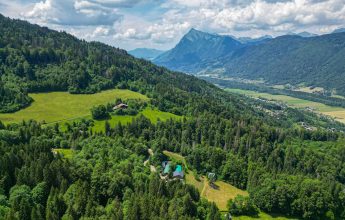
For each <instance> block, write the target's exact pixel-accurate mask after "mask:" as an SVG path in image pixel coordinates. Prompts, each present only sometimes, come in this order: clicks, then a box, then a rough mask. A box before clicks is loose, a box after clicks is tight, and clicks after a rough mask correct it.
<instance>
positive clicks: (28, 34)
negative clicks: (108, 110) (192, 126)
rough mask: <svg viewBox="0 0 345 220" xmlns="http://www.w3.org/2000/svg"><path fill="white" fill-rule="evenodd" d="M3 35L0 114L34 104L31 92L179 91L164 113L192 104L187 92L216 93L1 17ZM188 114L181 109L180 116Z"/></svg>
mask: <svg viewBox="0 0 345 220" xmlns="http://www.w3.org/2000/svg"><path fill="white" fill-rule="evenodd" d="M0 32H1V35H0V76H1V80H0V104H1V105H0V112H13V111H17V110H18V109H20V108H22V107H25V106H27V105H29V104H30V102H31V101H32V100H31V99H30V98H29V97H28V95H27V93H28V92H47V91H69V92H70V93H95V92H99V91H101V90H104V89H109V88H114V87H115V86H116V87H118V88H122V89H124V88H129V89H131V90H134V91H140V92H141V93H145V94H147V95H149V96H155V97H157V96H159V97H161V96H163V95H164V92H161V91H160V90H165V91H174V92H172V93H173V94H176V95H177V96H176V99H174V100H166V101H162V102H160V103H159V105H160V107H161V108H163V109H164V108H165V107H166V106H173V105H175V104H176V103H177V102H179V103H184V102H187V99H189V97H185V95H184V94H183V93H184V92H201V93H207V90H209V89H211V90H214V88H215V87H213V86H211V85H210V84H206V83H205V82H203V81H200V80H197V79H196V78H194V77H191V76H186V75H183V74H178V73H173V72H171V71H168V70H166V69H165V68H160V67H157V66H155V65H153V64H152V63H150V62H148V61H145V60H140V59H136V58H134V57H132V56H130V55H128V54H127V52H126V51H124V50H120V49H117V48H113V47H110V46H107V45H105V44H102V43H98V42H91V43H89V42H86V41H82V40H79V39H77V38H75V37H73V36H72V35H69V34H67V33H64V32H57V31H52V30H49V29H47V28H42V27H39V26H37V25H32V24H29V23H28V22H25V21H20V20H12V19H9V18H5V17H3V16H1V15H0ZM162 84H163V85H164V86H162ZM166 85H168V86H166ZM180 93H181V94H180ZM159 97H158V99H159ZM177 99H180V100H177ZM173 103H175V104H173ZM186 110H188V109H185V108H183V109H182V108H178V107H176V108H175V111H176V112H182V111H186Z"/></svg>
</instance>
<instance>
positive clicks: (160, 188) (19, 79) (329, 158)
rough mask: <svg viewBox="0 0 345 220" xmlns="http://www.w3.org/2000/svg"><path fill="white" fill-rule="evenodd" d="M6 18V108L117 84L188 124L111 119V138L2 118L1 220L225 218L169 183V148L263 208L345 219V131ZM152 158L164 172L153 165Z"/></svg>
mask: <svg viewBox="0 0 345 220" xmlns="http://www.w3.org/2000/svg"><path fill="white" fill-rule="evenodd" d="M1 22H2V23H1V26H0V28H1V30H2V32H3V34H1V35H0V36H1V38H0V39H1V41H0V42H1V48H0V51H1V54H2V55H1V63H0V64H1V84H0V85H1V88H2V89H1V90H0V91H1V93H0V95H1V96H0V98H1V99H0V100H1V103H2V105H1V107H2V111H14V110H17V109H18V108H21V107H23V106H25V105H28V104H29V103H30V102H31V100H30V99H29V98H28V96H27V92H32V91H42V92H43V91H56V90H66V91H67V90H68V91H70V92H72V93H92V92H98V91H100V90H102V89H107V88H113V87H118V88H128V89H130V90H134V91H138V92H140V93H142V94H146V95H147V96H148V97H149V98H150V101H149V103H148V105H151V106H154V107H156V108H158V109H160V110H162V111H167V112H172V113H174V114H177V115H181V116H182V117H181V119H175V120H173V119H170V120H166V121H159V120H158V121H156V122H152V121H150V120H149V119H148V118H145V117H144V116H142V115H138V116H137V117H135V118H133V120H132V122H131V123H128V124H125V125H124V124H121V123H119V124H117V125H115V126H110V124H109V123H107V122H105V126H104V132H101V131H97V132H96V131H93V128H92V123H93V121H92V120H80V121H78V122H76V121H74V122H73V121H72V122H71V123H69V124H66V125H63V129H62V126H61V125H59V124H55V125H41V124H39V123H37V122H35V121H32V120H31V121H25V122H21V123H18V124H8V125H4V124H3V123H1V122H0V219H24V220H26V219H28V220H29V219H32V220H34V219H35V220H36V219H38V220H39V219H49V220H50V219H53V220H54V219H120V220H121V219H126V220H136V219H143V220H151V219H208V220H220V219H221V214H220V212H219V210H218V208H217V206H216V205H215V204H214V203H210V202H208V201H206V200H205V199H202V198H200V194H199V192H198V191H197V189H196V188H195V187H194V186H192V185H188V184H185V182H183V181H179V180H177V181H176V180H175V181H174V180H172V181H170V180H169V181H166V180H162V179H161V178H160V176H159V171H160V170H159V169H160V166H161V164H162V162H163V161H166V160H168V158H166V156H164V154H163V151H164V150H169V151H172V152H175V153H179V154H182V155H183V156H185V158H186V160H187V163H188V166H189V167H190V169H191V170H193V171H195V172H196V173H197V175H204V176H206V175H207V174H208V173H209V172H213V173H215V174H216V176H217V178H218V179H219V180H222V181H225V182H227V183H229V184H232V185H234V186H236V187H238V188H241V189H243V190H246V191H248V192H249V195H250V196H249V201H250V204H253V206H255V207H256V208H259V209H260V210H262V211H265V212H268V213H278V214H284V215H288V216H293V217H297V218H303V219H319V220H324V219H344V218H345V211H344V210H345V202H344V201H345V145H344V142H345V137H344V133H343V132H341V131H343V130H345V129H344V125H343V124H340V123H335V122H333V121H330V120H329V119H327V118H320V117H319V116H318V115H315V114H311V113H310V114H306V113H303V112H301V111H298V110H293V109H290V108H283V107H282V106H278V105H275V104H271V103H265V102H264V103H258V102H257V101H256V100H252V99H248V98H246V97H243V96H239V95H232V94H230V93H227V92H225V91H222V90H220V89H219V88H217V87H215V86H213V85H211V84H209V83H207V82H205V81H202V80H200V79H197V78H195V77H193V76H188V75H185V74H182V73H175V72H172V71H169V70H167V69H165V68H160V67H157V66H155V65H153V64H152V63H150V62H147V61H144V60H139V59H135V58H134V57H132V56H129V55H127V53H126V52H125V51H123V50H119V49H116V48H113V47H110V46H107V45H104V44H101V43H96V42H92V43H88V42H85V41H81V40H78V39H76V38H74V37H72V36H71V35H69V34H66V33H61V32H56V31H52V30H49V29H47V28H41V27H39V26H37V25H31V24H29V23H27V22H23V21H18V20H11V19H8V18H4V17H1ZM35 51H36V52H35ZM35 54H36V55H35ZM48 54H50V55H49V56H48ZM52 54H55V55H52ZM24 66H26V67H25V68H24ZM18 91H20V92H18ZM105 104H106V103H105ZM275 111H279V112H280V114H279V115H278V116H277V115H274V114H272V113H274V112H275ZM300 122H306V123H310V124H311V125H312V126H314V127H315V130H307V129H304V128H302V127H300V126H299V125H298V123H300ZM331 128H333V129H331ZM149 149H151V150H152V152H153V155H151V156H150V158H149V155H150V154H149V152H150V151H149ZM58 150H62V151H64V152H68V153H69V154H68V155H67V154H64V156H62V155H61V154H60V153H58V152H59V151H58ZM148 158H149V163H150V164H152V165H154V166H156V167H157V169H158V171H157V172H151V171H150V168H149V166H145V165H144V161H147V159H148ZM229 211H230V212H232V211H233V210H232V209H230V210H229ZM241 212H242V213H243V214H247V213H245V209H244V210H241ZM232 213H233V212H232ZM236 213H238V212H236Z"/></svg>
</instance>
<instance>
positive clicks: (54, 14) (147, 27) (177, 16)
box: [0, 0, 345, 50]
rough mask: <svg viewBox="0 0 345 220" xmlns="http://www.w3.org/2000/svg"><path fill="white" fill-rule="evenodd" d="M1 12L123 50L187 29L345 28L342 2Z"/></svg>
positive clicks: (170, 42) (49, 4) (126, 2)
mask: <svg viewBox="0 0 345 220" xmlns="http://www.w3.org/2000/svg"><path fill="white" fill-rule="evenodd" d="M0 13H2V14H4V15H5V16H9V17H12V18H20V19H25V20H28V21H29V22H32V23H37V24H40V25H43V26H47V27H50V28H53V29H56V30H65V31H67V32H69V33H71V34H73V35H75V36H77V37H79V38H83V39H86V40H89V41H91V40H96V41H101V42H104V43H107V44H110V45H113V46H117V47H120V48H124V49H128V50H130V49H134V48H138V47H150V48H157V49H163V50H166V49H170V48H171V47H173V46H174V45H175V44H176V43H177V42H178V41H179V40H180V38H181V37H182V36H183V35H184V34H185V33H186V32H188V30H189V29H191V28H196V29H199V30H202V31H207V32H211V33H218V34H226V35H234V36H237V37H244V36H249V37H260V36H263V35H267V34H268V35H273V36H277V35H282V34H286V33H291V32H295V33H298V32H303V31H309V32H313V33H317V34H324V33H329V32H331V31H333V30H334V29H337V28H341V27H344V26H345V0H327V1H324V0H0Z"/></svg>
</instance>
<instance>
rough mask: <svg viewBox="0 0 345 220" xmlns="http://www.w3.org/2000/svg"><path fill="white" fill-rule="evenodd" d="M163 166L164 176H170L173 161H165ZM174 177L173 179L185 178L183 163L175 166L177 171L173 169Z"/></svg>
mask: <svg viewBox="0 0 345 220" xmlns="http://www.w3.org/2000/svg"><path fill="white" fill-rule="evenodd" d="M162 167H163V172H162V176H165V177H166V176H168V175H169V173H170V172H171V168H172V166H171V162H170V161H163V163H162ZM172 178H173V179H183V178H184V172H183V169H182V165H180V164H177V165H176V167H175V171H173V173H172Z"/></svg>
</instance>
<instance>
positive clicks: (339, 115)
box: [226, 89, 345, 123]
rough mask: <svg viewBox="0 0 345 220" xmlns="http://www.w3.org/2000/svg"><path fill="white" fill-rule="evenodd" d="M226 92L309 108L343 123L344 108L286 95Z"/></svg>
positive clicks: (234, 90) (232, 90) (230, 90)
mask: <svg viewBox="0 0 345 220" xmlns="http://www.w3.org/2000/svg"><path fill="white" fill-rule="evenodd" d="M226 91H229V92H233V93H239V94H243V95H247V96H251V97H254V98H259V97H262V98H265V99H269V100H276V101H281V102H284V103H286V104H287V105H289V106H292V107H296V108H306V107H311V108H314V109H315V110H316V112H318V113H322V114H324V115H328V116H331V117H333V118H334V119H336V120H337V121H340V122H343V123H345V108H341V107H334V106H328V105H325V104H322V103H318V102H312V101H308V100H304V99H299V98H294V97H291V96H286V95H272V94H269V93H260V92H255V91H251V90H242V89H226Z"/></svg>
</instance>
